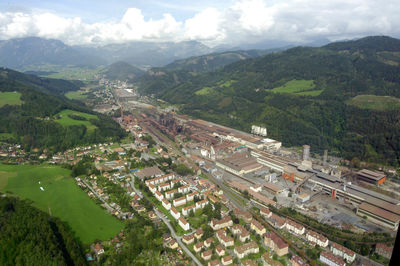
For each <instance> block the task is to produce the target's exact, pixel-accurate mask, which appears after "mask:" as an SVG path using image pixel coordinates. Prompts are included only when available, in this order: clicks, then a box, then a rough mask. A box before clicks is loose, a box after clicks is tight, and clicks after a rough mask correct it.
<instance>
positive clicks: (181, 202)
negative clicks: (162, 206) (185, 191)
mask: <svg viewBox="0 0 400 266" xmlns="http://www.w3.org/2000/svg"><path fill="white" fill-rule="evenodd" d="M172 204H173V205H174V206H175V207H179V206H182V205H185V204H186V197H185V196H183V197H180V198H177V199H174V200H173V201H172Z"/></svg>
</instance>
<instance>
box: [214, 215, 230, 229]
mask: <svg viewBox="0 0 400 266" xmlns="http://www.w3.org/2000/svg"><path fill="white" fill-rule="evenodd" d="M232 224H233V222H232V218H231V217H230V216H225V217H224V218H222V219H221V220H217V219H212V220H211V222H210V226H211V228H212V229H213V230H214V231H216V230H219V229H222V228H225V227H230V226H232Z"/></svg>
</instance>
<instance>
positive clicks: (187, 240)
mask: <svg viewBox="0 0 400 266" xmlns="http://www.w3.org/2000/svg"><path fill="white" fill-rule="evenodd" d="M182 242H183V243H185V244H186V245H189V244H192V243H193V242H194V235H193V234H190V235H184V236H183V237H182Z"/></svg>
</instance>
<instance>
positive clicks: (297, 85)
mask: <svg viewBox="0 0 400 266" xmlns="http://www.w3.org/2000/svg"><path fill="white" fill-rule="evenodd" d="M271 91H272V92H273V93H290V94H296V95H308V96H318V95H320V94H321V92H322V91H323V90H316V89H315V83H314V80H304V79H302V80H298V79H293V80H290V81H288V82H286V83H285V84H283V85H282V86H280V87H276V88H273V89H272V90H271Z"/></svg>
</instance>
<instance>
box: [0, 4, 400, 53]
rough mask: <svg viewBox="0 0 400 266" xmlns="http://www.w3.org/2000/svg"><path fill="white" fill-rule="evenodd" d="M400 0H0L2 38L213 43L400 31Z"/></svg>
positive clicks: (333, 38)
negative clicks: (28, 37) (35, 37)
mask: <svg viewBox="0 0 400 266" xmlns="http://www.w3.org/2000/svg"><path fill="white" fill-rule="evenodd" d="M399 6H400V0H383V1H382V0H378V1H375V0H351V1H350V0H196V1H191V0H130V1H128V0H118V1H112V0H84V1H82V0H57V1H54V0H14V1H13V0H1V1H0V39H1V40H6V39H11V38H17V37H27V36H38V37H44V38H55V39H60V40H62V41H64V42H65V43H67V44H74V45H75V44H94V45H102V44H107V43H117V42H118V43H119V42H126V41H135V40H142V41H183V40H198V41H201V42H203V43H205V44H207V45H209V46H216V45H232V46H233V45H241V44H249V43H257V42H264V41H284V42H295V43H305V44H306V43H309V42H312V41H315V40H319V39H328V40H330V41H336V40H341V39H352V38H359V37H363V36H368V35H390V36H393V37H400V15H399V14H398V13H399Z"/></svg>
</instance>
